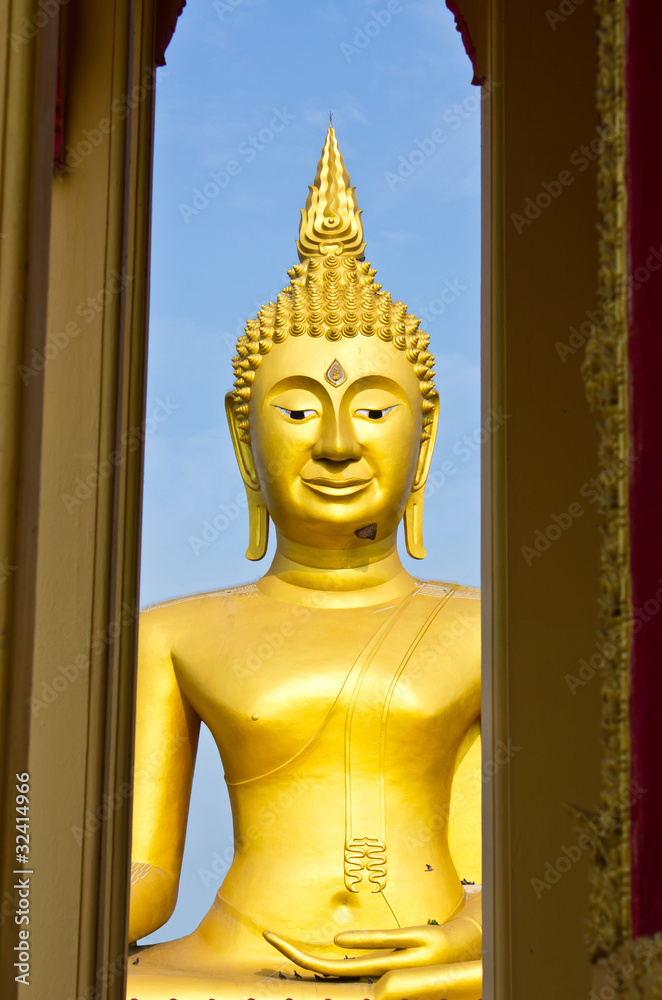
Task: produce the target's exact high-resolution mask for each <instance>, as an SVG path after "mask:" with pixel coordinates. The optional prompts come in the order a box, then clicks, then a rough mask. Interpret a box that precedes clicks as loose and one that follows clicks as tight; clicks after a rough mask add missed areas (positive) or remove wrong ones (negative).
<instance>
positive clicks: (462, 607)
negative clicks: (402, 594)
mask: <svg viewBox="0 0 662 1000" xmlns="http://www.w3.org/2000/svg"><path fill="white" fill-rule="evenodd" d="M417 596H418V599H419V600H421V599H424V600H425V599H428V600H430V603H432V601H433V600H435V599H436V600H437V601H441V602H442V604H441V608H442V610H441V612H440V613H439V614H437V615H435V616H434V618H433V620H432V622H431V625H430V631H429V637H430V638H434V641H435V642H436V643H440V644H441V645H442V646H444V647H447V646H449V645H450V646H452V647H453V649H454V650H459V649H460V648H461V649H463V650H464V651H465V653H466V654H467V655H468V656H469V657H470V658H471V659H472V660H474V661H475V662H476V664H477V665H478V667H479V665H480V626H481V614H480V590H478V589H477V588H476V587H462V586H460V585H459V584H455V583H442V582H437V581H429V582H428V581H426V582H423V583H422V584H421V585H420V589H419V591H418V595H417Z"/></svg>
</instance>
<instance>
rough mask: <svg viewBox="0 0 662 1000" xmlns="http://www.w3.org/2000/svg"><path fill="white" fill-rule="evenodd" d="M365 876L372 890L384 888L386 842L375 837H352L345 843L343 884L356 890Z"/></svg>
mask: <svg viewBox="0 0 662 1000" xmlns="http://www.w3.org/2000/svg"><path fill="white" fill-rule="evenodd" d="M364 871H365V873H366V875H365V876H364V874H363V873H364ZM366 877H367V881H368V882H369V883H370V884H371V885H372V886H373V889H372V892H381V890H382V889H385V888H386V844H385V843H384V842H383V840H377V839H376V838H375V837H361V838H358V837H354V838H353V839H352V840H348V841H346V843H345V886H346V887H347V888H348V889H349V890H350V892H358V891H359V885H360V883H361V882H363V881H364V880H365V878H366Z"/></svg>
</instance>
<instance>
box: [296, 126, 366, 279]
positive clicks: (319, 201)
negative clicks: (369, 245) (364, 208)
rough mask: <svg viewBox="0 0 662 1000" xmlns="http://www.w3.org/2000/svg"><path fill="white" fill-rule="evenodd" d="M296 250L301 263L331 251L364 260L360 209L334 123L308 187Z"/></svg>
mask: <svg viewBox="0 0 662 1000" xmlns="http://www.w3.org/2000/svg"><path fill="white" fill-rule="evenodd" d="M297 250H298V251H299V260H300V261H302V262H303V261H305V260H307V259H308V258H309V257H319V256H320V255H321V256H327V255H329V254H333V255H335V256H338V257H340V256H351V257H355V258H356V259H357V260H364V259H365V243H364V242H363V224H362V222H361V209H360V208H359V206H358V202H357V200H356V194H355V192H354V188H353V187H352V186H351V183H350V180H349V174H348V172H347V168H346V166H345V162H344V160H343V158H342V156H341V155H340V150H339V149H338V143H337V141H336V133H335V129H334V128H333V126H332V125H330V126H329V131H328V132H327V134H326V142H325V143H324V149H323V150H322V156H321V158H320V161H319V163H318V164H317V175H316V177H315V181H314V183H313V184H311V185H310V186H309V189H308V198H307V199H306V207H305V208H304V209H302V210H301V228H300V230H299V239H298V240H297Z"/></svg>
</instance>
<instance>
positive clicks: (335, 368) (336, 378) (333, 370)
mask: <svg viewBox="0 0 662 1000" xmlns="http://www.w3.org/2000/svg"><path fill="white" fill-rule="evenodd" d="M324 378H325V379H326V380H327V382H328V383H329V384H330V385H333V386H339V385H342V384H343V382H346V381H347V372H346V371H345V369H344V368H343V366H342V365H341V364H340V362H339V361H338V359H337V358H334V359H333V361H332V362H331V364H330V365H329V367H328V368H327V370H326V371H325V372H324Z"/></svg>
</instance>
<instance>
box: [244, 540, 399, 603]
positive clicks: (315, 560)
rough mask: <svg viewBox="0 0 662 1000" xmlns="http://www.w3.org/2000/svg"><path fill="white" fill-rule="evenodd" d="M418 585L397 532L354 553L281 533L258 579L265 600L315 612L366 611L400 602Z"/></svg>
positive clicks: (350, 550)
mask: <svg viewBox="0 0 662 1000" xmlns="http://www.w3.org/2000/svg"><path fill="white" fill-rule="evenodd" d="M415 585H416V582H415V580H414V578H413V577H412V576H411V575H410V574H409V573H408V572H407V571H406V569H405V568H404V567H403V565H402V563H401V562H400V556H399V555H398V550H397V548H396V544H395V533H394V534H392V535H389V536H388V538H384V539H382V540H381V541H379V542H372V543H370V544H368V545H365V546H361V547H360V548H356V549H317V548H312V547H311V546H307V545H302V544H300V543H299V542H293V541H291V540H290V539H289V538H286V537H285V536H284V535H283V534H282V533H281V532H278V546H277V549H276V554H275V556H274V560H273V562H272V564H271V566H270V567H269V570H268V572H267V573H266V574H265V575H264V576H263V577H262V579H261V580H259V581H258V587H259V588H260V590H262V592H263V593H264V594H266V595H267V597H272V598H274V599H275V600H277V601H285V602H286V603H288V604H301V605H305V606H306V607H314V608H363V607H369V606H371V605H376V604H383V603H385V602H387V601H397V600H400V599H402V598H403V597H406V596H407V594H410V593H411V592H412V590H413V589H414V587H415Z"/></svg>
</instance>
